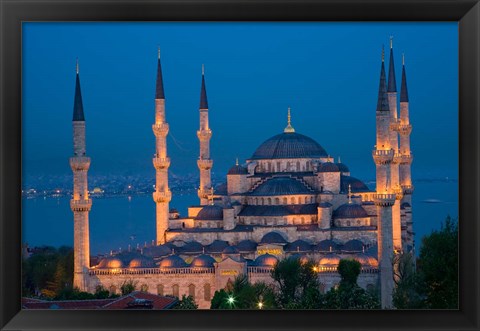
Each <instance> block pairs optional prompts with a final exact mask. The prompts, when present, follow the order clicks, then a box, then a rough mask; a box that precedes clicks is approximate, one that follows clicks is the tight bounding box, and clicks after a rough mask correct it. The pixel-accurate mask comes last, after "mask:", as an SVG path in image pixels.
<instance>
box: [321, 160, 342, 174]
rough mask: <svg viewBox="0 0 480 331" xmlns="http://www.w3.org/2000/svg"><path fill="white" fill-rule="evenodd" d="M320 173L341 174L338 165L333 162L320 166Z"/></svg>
mask: <svg viewBox="0 0 480 331" xmlns="http://www.w3.org/2000/svg"><path fill="white" fill-rule="evenodd" d="M318 172H340V169H338V167H337V165H336V164H335V163H332V162H325V163H322V164H320V166H319V167H318Z"/></svg>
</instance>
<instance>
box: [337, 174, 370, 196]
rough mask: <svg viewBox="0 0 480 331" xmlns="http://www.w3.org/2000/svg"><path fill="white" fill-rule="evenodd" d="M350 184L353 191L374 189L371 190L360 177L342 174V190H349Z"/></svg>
mask: <svg viewBox="0 0 480 331" xmlns="http://www.w3.org/2000/svg"><path fill="white" fill-rule="evenodd" d="M348 185H350V189H351V190H352V193H357V192H372V190H370V189H369V188H368V186H367V185H365V183H364V182H362V181H361V180H360V179H357V178H355V177H352V176H343V175H342V176H340V191H341V192H348Z"/></svg>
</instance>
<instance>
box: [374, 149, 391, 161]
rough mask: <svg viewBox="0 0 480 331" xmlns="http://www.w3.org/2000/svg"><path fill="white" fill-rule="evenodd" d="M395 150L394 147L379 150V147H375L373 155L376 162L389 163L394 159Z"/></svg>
mask: <svg viewBox="0 0 480 331" xmlns="http://www.w3.org/2000/svg"><path fill="white" fill-rule="evenodd" d="M394 154H395V152H394V151H393V149H389V150H379V149H374V150H373V151H372V156H373V160H374V161H375V164H389V163H391V162H392V161H393V157H394Z"/></svg>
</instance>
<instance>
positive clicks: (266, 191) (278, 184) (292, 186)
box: [250, 177, 315, 196]
mask: <svg viewBox="0 0 480 331" xmlns="http://www.w3.org/2000/svg"><path fill="white" fill-rule="evenodd" d="M314 193H315V192H313V191H312V190H310V189H309V188H308V187H306V186H305V185H304V184H303V183H301V182H300V181H298V180H296V179H294V178H291V177H273V178H271V179H268V180H267V181H266V182H264V183H262V184H260V185H259V186H258V187H257V188H256V189H255V190H254V191H253V192H252V193H250V195H257V196H268V195H293V194H314Z"/></svg>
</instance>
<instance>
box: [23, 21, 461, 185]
mask: <svg viewBox="0 0 480 331" xmlns="http://www.w3.org/2000/svg"><path fill="white" fill-rule="evenodd" d="M457 35H458V26H457V23H24V24H23V42H22V43H23V48H22V54H23V71H22V72H23V73H22V75H23V76H22V79H23V80H22V91H23V100H22V102H23V110H22V116H23V134H22V135H23V143H22V144H23V145H22V146H23V167H24V169H23V171H24V174H47V175H48V174H68V173H70V168H69V165H68V158H69V157H70V156H71V155H72V149H73V147H72V127H71V120H72V111H73V98H74V87H75V59H76V58H77V57H78V58H79V62H80V79H81V87H82V94H83V104H84V111H85V118H86V121H87V154H88V155H89V156H90V157H91V158H92V165H91V168H90V169H91V170H90V173H92V174H107V173H108V172H115V173H125V172H129V173H139V174H145V175H146V176H152V178H153V176H154V169H153V166H152V163H151V158H152V155H153V153H154V143H155V141H154V136H153V133H152V130H151V125H152V123H153V120H154V95H155V76H156V64H157V47H158V46H160V47H161V54H162V56H161V58H162V67H163V79H164V86H165V95H166V111H167V121H168V122H169V124H170V134H169V137H168V141H167V142H168V154H169V155H170V157H171V159H172V165H171V171H172V172H173V173H175V174H179V175H181V174H185V173H196V172H197V171H198V170H197V167H196V159H197V157H198V140H197V137H196V130H197V129H198V126H199V122H198V117H199V115H198V105H199V97H200V83H201V65H202V63H203V64H205V75H206V76H205V77H206V86H207V94H208V101H209V107H210V126H211V129H212V130H213V137H212V140H211V155H212V158H213V160H214V168H213V171H214V172H216V173H217V174H224V173H225V172H226V171H227V170H228V168H229V167H230V166H231V165H233V164H234V163H235V158H236V157H237V156H238V157H239V159H240V161H241V162H242V161H244V160H245V159H247V158H249V157H250V156H251V155H252V154H253V152H254V150H255V149H256V147H258V146H259V145H260V144H261V143H262V142H263V141H264V140H266V139H268V138H269V137H271V136H273V135H275V134H278V133H280V132H282V130H283V129H284V127H285V125H286V117H287V107H288V106H290V107H291V108H292V124H293V126H294V127H295V129H296V131H297V132H299V133H302V134H305V135H307V136H310V137H312V138H313V139H315V140H316V141H318V142H319V143H320V144H321V145H322V146H323V147H324V148H325V149H326V150H327V152H328V153H329V154H331V155H332V156H334V157H337V156H341V158H342V161H343V162H344V163H346V164H347V165H348V166H349V167H350V169H351V171H352V175H354V176H356V177H359V178H363V179H373V178H374V177H375V166H374V164H373V161H372V157H371V150H372V148H373V145H374V144H375V107H376V101H377V94H378V84H379V73H380V64H381V55H380V54H381V48H382V44H384V45H385V47H386V51H387V56H386V61H387V62H386V64H387V66H388V51H389V50H388V47H389V37H390V36H393V37H394V42H393V43H394V52H395V65H396V67H395V68H396V74H397V87H398V89H400V79H401V54H402V52H405V58H406V70H407V77H408V88H409V97H410V114H411V123H412V125H413V132H412V136H411V146H412V152H413V153H414V163H413V170H412V173H413V177H414V178H419V177H422V178H423V177H445V176H448V177H450V178H457V173H458V120H457V118H458V70H457V69H458V36H457ZM387 68H388V67H387Z"/></svg>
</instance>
